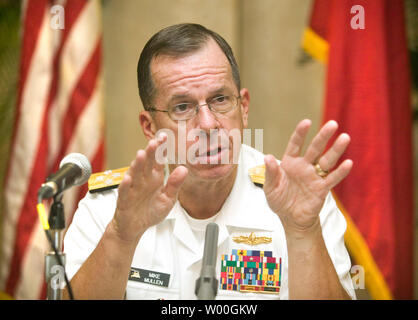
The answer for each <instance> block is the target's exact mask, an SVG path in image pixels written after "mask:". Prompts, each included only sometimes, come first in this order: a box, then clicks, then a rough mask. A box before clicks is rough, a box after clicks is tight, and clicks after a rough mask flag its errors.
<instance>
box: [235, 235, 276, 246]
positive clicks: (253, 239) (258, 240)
mask: <svg viewBox="0 0 418 320" xmlns="http://www.w3.org/2000/svg"><path fill="white" fill-rule="evenodd" d="M232 240H234V242H237V243H245V244H249V245H250V246H256V245H258V244H262V243H270V242H271V238H270V237H257V236H256V235H255V234H254V232H251V233H250V235H249V236H248V237H246V236H239V237H233V238H232Z"/></svg>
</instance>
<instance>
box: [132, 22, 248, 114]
mask: <svg viewBox="0 0 418 320" xmlns="http://www.w3.org/2000/svg"><path fill="white" fill-rule="evenodd" d="M210 38H212V39H213V40H215V41H216V43H217V44H218V45H219V47H220V48H221V50H222V51H223V52H224V53H225V56H226V58H227V59H228V61H229V64H230V66H231V70H232V77H233V79H234V82H235V85H236V86H237V89H238V92H239V91H240V89H241V80H240V76H239V70H238V64H237V62H236V60H235V57H234V54H233V52H232V49H231V47H230V46H229V44H228V43H227V42H226V41H225V39H224V38H222V37H221V36H220V35H219V34H217V33H216V32H214V31H212V30H209V29H206V28H205V27H204V26H202V25H200V24H195V23H182V24H176V25H173V26H169V27H167V28H164V29H162V30H160V31H159V32H157V33H156V34H155V35H153V36H152V37H151V39H149V40H148V42H147V43H146V44H145V47H144V49H143V50H142V52H141V55H140V56H139V60H138V66H137V77H138V90H139V96H140V98H141V101H142V104H143V106H144V108H145V110H148V108H150V107H151V106H152V103H153V99H154V95H155V87H154V83H153V81H152V75H151V61H152V59H153V58H155V57H157V56H159V55H167V56H171V57H179V58H180V57H183V56H186V55H188V54H190V53H193V52H195V51H197V50H199V49H201V48H202V47H203V46H204V45H205V44H206V43H207V41H208V40H209V39H210Z"/></svg>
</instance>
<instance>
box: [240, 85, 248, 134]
mask: <svg viewBox="0 0 418 320" xmlns="http://www.w3.org/2000/svg"><path fill="white" fill-rule="evenodd" d="M240 95H241V99H240V102H241V115H242V123H243V125H244V128H247V126H248V111H249V109H250V92H249V91H248V89H246V88H243V89H241V91H240Z"/></svg>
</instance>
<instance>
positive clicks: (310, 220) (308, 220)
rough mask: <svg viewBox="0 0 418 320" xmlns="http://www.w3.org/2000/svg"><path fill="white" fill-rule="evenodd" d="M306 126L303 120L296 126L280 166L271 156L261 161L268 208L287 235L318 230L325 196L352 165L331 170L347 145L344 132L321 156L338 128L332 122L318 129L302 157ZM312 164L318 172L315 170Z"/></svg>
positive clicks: (306, 123)
mask: <svg viewBox="0 0 418 320" xmlns="http://www.w3.org/2000/svg"><path fill="white" fill-rule="evenodd" d="M310 126H311V121H310V120H307V119H306V120H303V121H301V122H300V123H299V124H298V125H297V127H296V129H295V131H294V132H293V134H292V136H291V138H290V140H289V143H288V145H287V148H286V150H285V153H284V156H283V159H282V161H281V163H280V165H279V164H278V162H277V160H276V159H275V158H274V156H272V155H267V156H266V157H265V159H264V161H265V165H266V181H265V183H264V192H265V195H266V198H267V201H268V204H269V206H270V208H271V209H272V210H273V211H274V212H275V213H277V215H278V216H279V218H280V219H281V221H282V224H283V227H284V229H285V232H286V235H287V236H289V235H297V234H305V233H306V232H308V233H309V231H310V230H313V229H316V228H318V227H319V228H320V224H319V212H320V211H321V208H322V206H323V204H324V201H325V198H326V196H327V194H328V193H329V191H330V190H331V189H332V188H333V187H334V186H336V185H337V184H338V183H340V182H341V181H342V180H343V179H344V178H345V177H346V176H347V175H348V174H349V172H350V170H351V168H352V166H353V162H352V161H351V160H344V161H343V162H342V163H341V164H340V165H339V166H338V167H337V168H336V169H334V170H332V169H333V168H334V166H335V165H336V164H337V162H338V160H339V159H340V157H341V156H342V154H343V153H344V151H345V149H346V148H347V146H348V144H349V143H350V137H349V135H348V134H346V133H342V134H340V135H339V136H338V138H337V139H336V140H335V142H334V143H333V144H332V146H331V147H330V148H329V149H328V150H327V151H326V152H325V153H324V151H325V148H326V146H327V143H328V141H329V140H330V138H331V137H332V136H333V135H334V134H335V132H336V131H337V129H338V124H337V122H335V121H332V120H331V121H329V122H327V123H326V124H325V125H324V126H323V127H322V128H321V130H320V131H319V132H318V134H317V135H316V136H315V137H314V138H313V140H312V142H311V143H310V145H309V146H308V148H307V150H306V152H305V154H304V155H303V156H302V155H301V150H302V147H303V143H304V140H305V138H306V135H307V133H308V131H309V128H310ZM316 164H318V165H319V168H320V169H322V172H321V171H318V170H319V169H318V167H317V168H315V165H316ZM321 173H323V174H322V176H321V175H320V174H321Z"/></svg>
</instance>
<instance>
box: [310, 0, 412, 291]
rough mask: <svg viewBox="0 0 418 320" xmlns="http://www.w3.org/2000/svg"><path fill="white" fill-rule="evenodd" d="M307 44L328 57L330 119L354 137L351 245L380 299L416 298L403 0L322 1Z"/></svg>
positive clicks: (340, 192)
mask: <svg viewBox="0 0 418 320" xmlns="http://www.w3.org/2000/svg"><path fill="white" fill-rule="evenodd" d="M304 48H305V49H306V50H307V51H308V52H309V53H311V54H312V55H313V56H315V57H316V58H318V59H320V60H322V61H324V62H326V63H327V83H326V98H325V109H324V117H323V119H324V121H327V120H330V119H334V120H336V121H337V122H338V123H339V125H340V128H339V131H340V132H347V133H348V134H349V135H350V136H351V138H352V141H351V144H350V146H349V148H348V149H347V152H346V154H345V157H347V158H350V159H353V161H354V167H353V170H352V172H351V173H350V174H349V176H348V177H347V178H346V179H345V180H344V181H343V182H342V183H340V184H339V185H338V186H337V187H336V188H335V189H334V194H335V196H336V198H337V200H338V201H339V204H340V206H341V209H342V210H343V211H344V213H345V215H346V219H347V222H348V227H347V232H346V237H345V239H346V244H347V247H348V250H349V251H350V254H351V256H352V257H353V258H354V261H355V263H356V264H358V265H361V266H363V267H364V269H365V281H366V287H367V289H368V290H369V293H370V294H371V296H372V297H373V298H375V299H391V298H395V299H412V294H413V293H412V284H413V267H412V266H413V261H412V255H413V240H412V230H413V229H412V228H413V195H412V192H413V188H412V130H411V126H412V114H411V103H410V74H409V71H410V69H409V60H408V53H407V44H406V34H405V20H404V8H403V2H402V1H401V0H375V1H366V0H356V1H351V0H338V1H335V0H333V1H330V0H316V1H315V2H314V6H313V13H312V16H311V22H310V27H309V28H308V30H307V32H306V33H305V37H304Z"/></svg>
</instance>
